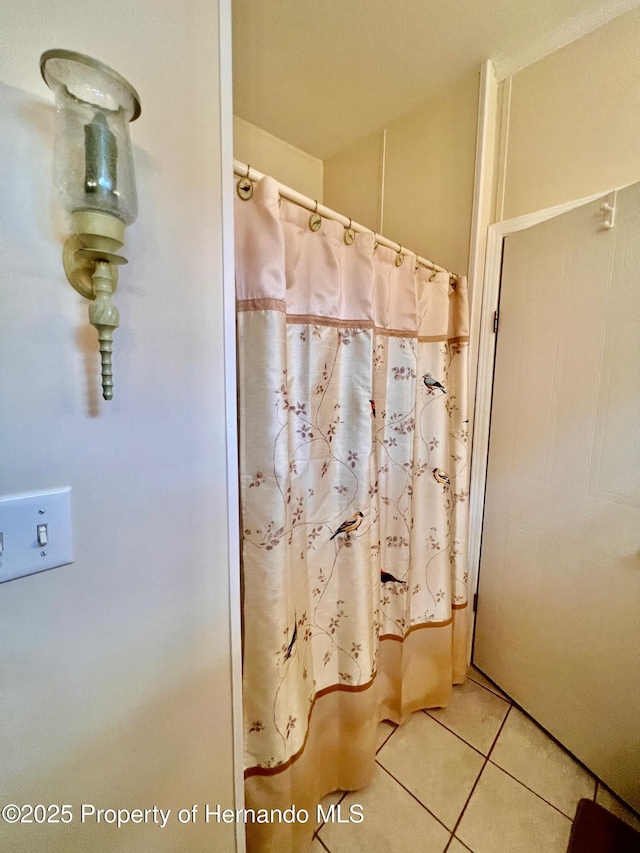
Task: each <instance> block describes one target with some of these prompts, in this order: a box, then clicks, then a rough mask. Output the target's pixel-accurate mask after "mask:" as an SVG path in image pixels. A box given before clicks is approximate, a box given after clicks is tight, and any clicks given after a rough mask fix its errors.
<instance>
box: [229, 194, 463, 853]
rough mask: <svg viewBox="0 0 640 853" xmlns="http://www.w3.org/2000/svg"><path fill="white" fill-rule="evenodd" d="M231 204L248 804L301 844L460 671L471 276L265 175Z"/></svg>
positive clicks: (280, 846) (253, 845)
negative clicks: (350, 222) (313, 220)
mask: <svg viewBox="0 0 640 853" xmlns="http://www.w3.org/2000/svg"><path fill="white" fill-rule="evenodd" d="M254 186H255V189H254V193H253V196H252V198H251V199H249V200H247V201H245V200H240V199H238V200H237V203H236V207H237V209H236V270H237V272H236V276H237V309H238V341H239V344H238V345H239V373H240V376H239V387H240V441H241V447H240V459H241V461H240V469H241V499H242V527H243V543H242V560H243V584H244V622H243V630H244V719H245V745H246V755H245V758H246V771H245V779H246V798H247V803H246V806H247V808H253V809H262V808H264V809H276V808H279V809H286V808H289V807H290V806H291V805H293V806H294V807H295V808H296V809H304V810H306V811H307V812H308V813H309V820H308V821H307V822H295V823H285V822H279V821H277V820H276V821H274V822H269V823H253V822H251V821H250V822H249V823H248V825H247V833H248V840H249V850H250V851H252V853H257V851H260V853H263V851H276V850H277V851H278V853H292V851H296V853H297V852H298V851H304V850H306V849H307V848H308V845H309V843H310V841H311V834H312V833H313V831H314V829H315V827H316V823H315V821H316V809H317V804H318V803H319V801H320V799H321V798H322V797H323V796H324V795H325V794H327V793H329V792H331V791H334V790H347V789H357V788H359V787H362V786H364V785H365V784H366V783H367V782H368V780H369V777H370V775H371V774H372V772H373V767H374V738H375V731H376V727H377V723H378V722H379V720H381V719H389V720H392V721H394V722H396V723H400V722H401V721H402V720H403V719H404V718H405V717H406V716H407V715H408V714H410V713H411V712H413V711H416V710H418V709H420V708H427V707H434V706H442V705H446V704H447V702H448V701H449V699H450V697H451V692H452V684H453V683H457V682H461V681H463V680H464V678H465V672H466V646H467V610H466V608H467V566H466V546H467V507H468V502H467V499H468V479H469V460H468V448H467V441H468V428H467V414H466V410H467V360H468V306H467V295H466V280H465V279H462V280H458V282H457V283H456V286H455V287H453V286H451V285H450V284H449V277H448V275H447V274H446V273H436V274H434V273H432V271H431V270H428V269H424V268H419V269H417V270H415V269H414V261H415V258H414V256H413V255H408V256H406V257H404V259H403V261H402V263H399V261H400V257H399V256H398V254H397V253H396V252H394V251H392V250H390V249H387V248H385V247H383V246H378V247H376V246H375V244H374V235H373V234H358V235H357V236H356V239H355V242H353V244H351V245H349V244H348V243H347V242H346V240H345V238H344V235H345V231H344V228H343V227H342V226H341V225H340V224H339V223H337V222H334V221H328V220H324V221H323V222H322V227H321V228H320V230H318V231H313V230H311V228H310V226H309V213H308V211H305V210H304V209H302V208H301V207H299V206H297V205H295V204H293V203H290V202H288V201H286V200H280V199H279V194H278V188H277V184H276V183H275V182H274V181H273V180H272V179H270V178H264V179H263V180H261V181H260V182H258V183H257V184H255V185H254Z"/></svg>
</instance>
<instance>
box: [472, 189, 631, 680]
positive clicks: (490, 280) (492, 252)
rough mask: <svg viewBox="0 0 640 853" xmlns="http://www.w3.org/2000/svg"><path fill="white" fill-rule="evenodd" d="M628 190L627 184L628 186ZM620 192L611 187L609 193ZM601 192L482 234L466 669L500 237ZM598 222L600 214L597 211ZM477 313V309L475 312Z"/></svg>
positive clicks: (484, 476) (599, 196)
mask: <svg viewBox="0 0 640 853" xmlns="http://www.w3.org/2000/svg"><path fill="white" fill-rule="evenodd" d="M628 186H631V184H628ZM620 189H625V187H616V188H615V190H620ZM615 190H614V189H611V190H603V191H602V192H599V193H595V194H594V195H590V196H585V197H584V198H579V199H575V200H574V201H569V202H565V203H564V204H558V205H556V206H555V207H547V208H545V209H544V210H536V211H534V212H533V213H527V214H524V215H523V216H517V217H515V218H514V219H505V220H503V221H502V222H496V223H495V224H494V225H490V226H489V227H488V228H487V241H486V254H485V264H484V276H483V280H482V286H481V293H478V292H477V290H476V291H475V292H474V294H473V299H474V301H475V300H476V299H478V298H480V296H481V307H480V320H479V323H478V325H477V334H478V358H477V364H476V365H472V366H471V370H472V375H473V367H474V366H475V368H476V372H475V380H476V381H475V402H474V407H473V408H474V414H473V434H472V439H471V479H470V485H469V550H468V553H469V596H470V599H471V601H472V602H473V603H474V606H472V608H471V625H470V630H469V648H468V662H469V663H471V654H472V650H473V638H474V633H475V622H476V606H477V598H476V596H477V594H478V583H479V580H480V555H481V548H482V529H483V523H484V501H485V492H486V485H487V465H488V462H489V433H490V427H491V400H492V397H493V378H494V377H493V368H494V362H495V354H496V339H497V335H496V333H495V332H494V316H495V312H496V311H497V310H498V304H499V301H500V281H501V277H502V252H503V247H504V240H505V237H508V236H509V235H510V234H515V233H516V232H518V231H524V230H525V229H527V228H532V227H533V226H534V225H539V224H540V223H541V222H546V221H547V220H548V219H553V218H554V217H556V216H561V215H562V214H563V213H568V212H569V211H570V210H574V209H575V208H576V207H581V206H582V205H583V204H589V203H591V202H593V201H597V200H598V199H602V200H603V201H606V197H607V196H608V195H609V193H612V192H614V191H615ZM603 222H604V211H603ZM476 310H477V309H476Z"/></svg>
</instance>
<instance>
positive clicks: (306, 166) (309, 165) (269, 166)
mask: <svg viewBox="0 0 640 853" xmlns="http://www.w3.org/2000/svg"><path fill="white" fill-rule="evenodd" d="M233 156H234V157H235V158H236V159H237V160H240V161H242V162H243V163H247V164H248V165H249V166H252V167H253V168H254V169H257V170H258V171H259V172H262V173H263V174H265V175H271V177H272V178H275V179H276V180H277V181H280V183H282V184H286V185H287V186H288V187H292V188H293V189H295V190H298V192H301V193H304V195H308V196H309V198H315V199H317V200H318V201H319V202H321V201H322V172H323V166H322V160H318V158H317V157H312V156H311V154H307V152H306V151H302V150H301V149H300V148H296V147H295V146H293V145H290V144H289V143H288V142H285V141H284V140H282V139H278V137H277V136H274V135H273V134H272V133H267V131H266V130H263V129H262V128H261V127H256V126H255V124H250V123H249V122H248V121H245V120H244V119H242V118H239V117H238V116H234V117H233Z"/></svg>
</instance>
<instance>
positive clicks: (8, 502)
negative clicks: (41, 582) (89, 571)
mask: <svg viewBox="0 0 640 853" xmlns="http://www.w3.org/2000/svg"><path fill="white" fill-rule="evenodd" d="M72 562H73V547H72V540H71V489H69V488H65V489H51V490H50V491H46V492H39V493H38V494H35V493H31V494H24V495H7V496H5V497H0V583H3V582H4V581H10V580H14V579H15V578H20V577H24V576H25V575H32V574H36V573H37V572H43V571H45V570H46V569H54V568H56V567H57V566H66V565H67V564H68V563H72Z"/></svg>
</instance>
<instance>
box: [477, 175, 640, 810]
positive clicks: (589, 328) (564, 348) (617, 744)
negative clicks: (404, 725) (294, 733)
mask: <svg viewBox="0 0 640 853" xmlns="http://www.w3.org/2000/svg"><path fill="white" fill-rule="evenodd" d="M603 201H604V199H602V200H601V201H597V202H593V203H590V204H587V205H583V206H582V207H579V208H577V209H575V210H572V211H571V212H570V213H565V214H563V215H561V216H558V217H556V218H554V219H551V220H548V221H546V222H544V223H542V224H541V225H536V226H534V227H532V228H529V229H527V230H526V231H522V232H519V233H517V234H513V235H511V236H508V237H507V238H506V239H505V247H504V259H503V271H502V283H501V292H500V325H499V331H498V338H497V352H496V363H495V380H494V391H493V404H492V414H491V435H490V446H489V464H488V471H487V491H486V504H485V515H484V528H483V538H482V555H481V562H480V585H479V595H478V612H477V620H476V632H475V643H474V655H473V659H474V663H475V664H476V666H478V667H479V668H480V669H481V670H482V671H483V672H485V673H486V674H487V675H488V676H489V677H490V678H491V679H493V680H494V681H495V682H496V683H497V684H498V685H499V686H500V687H502V689H503V690H504V691H505V692H506V693H507V694H508V695H509V696H511V697H512V698H513V699H514V700H515V701H516V702H517V703H518V704H519V705H521V706H522V708H524V710H525V711H527V712H528V713H529V714H530V715H531V716H532V717H533V718H534V719H535V720H537V721H538V722H539V723H540V724H541V725H542V726H543V727H544V728H545V729H547V731H549V732H550V733H551V734H552V735H553V736H554V737H555V738H557V740H559V741H560V743H562V744H563V745H564V746H566V748H567V749H568V750H569V751H570V752H572V753H573V754H574V755H575V756H576V757H577V758H578V759H579V760H580V761H582V762H583V763H584V764H585V765H586V766H587V767H588V768H589V769H590V770H592V772H593V773H594V774H595V775H596V776H598V777H600V778H601V779H602V780H603V781H604V782H605V783H606V784H607V785H609V786H610V787H611V788H612V789H613V790H614V791H616V792H617V793H618V794H619V795H620V796H621V797H622V798H623V799H624V800H626V801H627V802H628V803H629V804H630V805H632V806H633V807H634V808H635V809H640V184H634V185H633V186H632V187H629V188H627V189H625V190H622V191H619V192H618V195H617V208H616V224H615V227H614V228H613V229H611V230H603V229H602V222H603V214H602V212H601V211H600V206H601V204H602V202H603Z"/></svg>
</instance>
